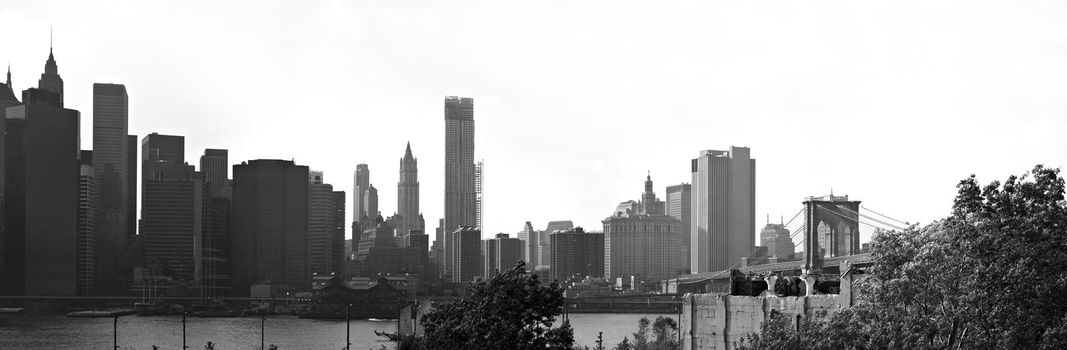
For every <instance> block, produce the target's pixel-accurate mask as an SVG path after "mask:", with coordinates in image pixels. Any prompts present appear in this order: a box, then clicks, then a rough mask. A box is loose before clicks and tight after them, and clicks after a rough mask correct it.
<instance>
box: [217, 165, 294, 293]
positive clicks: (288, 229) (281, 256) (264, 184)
mask: <svg viewBox="0 0 1067 350" xmlns="http://www.w3.org/2000/svg"><path fill="white" fill-rule="evenodd" d="M307 198H308V167H306V166H301V165H296V164H295V163H294V162H292V161H284V160H265V159H260V160H251V161H247V162H243V163H241V164H238V165H234V166H233V209H234V210H233V244H232V247H233V254H232V259H231V266H232V274H233V290H232V292H231V294H232V295H234V296H248V295H249V293H250V289H249V288H250V287H251V285H252V284H254V283H259V282H261V281H264V280H271V283H272V285H273V286H274V287H275V288H282V289H285V288H291V289H306V288H308V286H310V285H311V274H310V273H309V270H308V264H307V243H306V242H307V227H308V220H307V212H308V210H307V209H308V207H307V205H308V200H307Z"/></svg>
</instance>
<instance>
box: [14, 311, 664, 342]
mask: <svg viewBox="0 0 1067 350" xmlns="http://www.w3.org/2000/svg"><path fill="white" fill-rule="evenodd" d="M641 316H648V317H649V318H650V319H655V317H656V316H657V315H641V314H571V315H570V319H571V325H572V326H573V327H574V338H575V344H578V345H588V346H590V347H592V346H595V344H596V337H597V332H604V345H605V347H608V346H609V345H610V346H614V345H615V344H616V343H618V342H619V341H621V340H622V338H623V337H624V336H625V337H631V338H632V335H631V333H633V332H634V331H635V330H636V329H637V320H638V319H639V318H641ZM672 317H677V316H672ZM181 320H182V318H181V317H180V316H149V317H141V316H127V317H122V318H120V319H119V323H118V326H119V332H118V341H119V346H120V348H121V349H151V348H152V345H156V346H159V348H160V349H180V348H181V344H182V343H181V342H182V338H181V330H182V328H181V326H182V325H181ZM112 322H113V319H110V318H93V319H75V318H65V317H62V316H36V317H16V318H9V319H7V320H5V321H3V322H0V349H107V348H110V347H111V344H112ZM265 328H266V344H268V345H269V344H275V345H278V347H279V348H280V349H282V350H288V349H316V350H318V349H343V348H344V346H345V321H344V320H309V319H299V318H296V317H294V316H269V317H267V319H266V322H265ZM259 329H260V319H259V318H257V317H240V318H195V317H190V318H188V319H187V323H186V339H187V345H188V346H189V348H190V349H203V348H204V344H206V343H207V342H208V341H211V342H213V343H215V344H216V347H215V348H216V349H220V350H221V349H255V348H258V347H259V338H260V332H259ZM351 330H352V331H351V335H352V349H359V350H365V349H375V350H377V349H381V348H382V346H383V345H384V346H386V348H387V349H392V344H391V343H388V342H383V341H380V340H381V338H379V337H377V336H375V335H374V331H381V332H395V331H396V322H395V321H393V320H389V321H379V322H376V321H367V320H353V321H352V328H351Z"/></svg>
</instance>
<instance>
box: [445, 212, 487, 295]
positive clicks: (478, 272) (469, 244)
mask: <svg viewBox="0 0 1067 350" xmlns="http://www.w3.org/2000/svg"><path fill="white" fill-rule="evenodd" d="M448 241H449V246H450V247H451V252H450V254H449V255H450V256H452V266H450V267H449V268H448V269H447V271H449V273H450V275H451V279H450V281H451V282H454V283H460V282H470V281H474V279H475V278H476V277H479V276H484V274H483V272H482V267H483V266H482V265H483V260H482V248H481V241H482V231H481V230H479V229H477V228H475V227H470V226H465V227H460V228H457V229H456V230H455V231H452V232H451V233H449V238H448Z"/></svg>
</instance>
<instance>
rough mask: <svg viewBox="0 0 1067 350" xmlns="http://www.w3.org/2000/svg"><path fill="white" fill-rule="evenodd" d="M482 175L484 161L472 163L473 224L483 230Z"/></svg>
mask: <svg viewBox="0 0 1067 350" xmlns="http://www.w3.org/2000/svg"><path fill="white" fill-rule="evenodd" d="M483 176H485V162H483V161H480V160H479V161H478V164H475V165H474V226H475V227H477V228H479V229H482V230H483V231H484V230H485V228H484V227H482V203H483V202H482V201H483V199H484V192H482V181H483Z"/></svg>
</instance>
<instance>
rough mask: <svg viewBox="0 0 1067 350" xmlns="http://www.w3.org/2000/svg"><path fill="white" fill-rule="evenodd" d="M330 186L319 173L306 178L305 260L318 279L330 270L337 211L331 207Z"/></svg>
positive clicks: (331, 267) (332, 266)
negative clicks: (306, 233) (318, 276)
mask: <svg viewBox="0 0 1067 350" xmlns="http://www.w3.org/2000/svg"><path fill="white" fill-rule="evenodd" d="M333 192H334V191H333V185H330V184H328V183H325V182H324V181H323V176H322V172H321V171H312V172H311V173H310V174H309V178H308V229H307V230H308V237H307V248H308V249H307V259H308V268H309V269H311V273H312V274H317V275H321V276H326V275H330V274H333V273H336V275H337V276H341V271H337V270H334V265H333V264H334V261H333V259H334V257H333V253H334V252H333V245H334V239H335V238H336V237H335V233H336V231H337V218H336V217H335V215H337V208H336V207H334V198H333Z"/></svg>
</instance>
